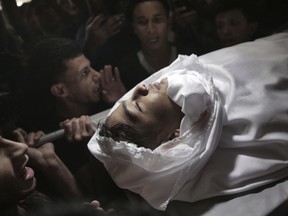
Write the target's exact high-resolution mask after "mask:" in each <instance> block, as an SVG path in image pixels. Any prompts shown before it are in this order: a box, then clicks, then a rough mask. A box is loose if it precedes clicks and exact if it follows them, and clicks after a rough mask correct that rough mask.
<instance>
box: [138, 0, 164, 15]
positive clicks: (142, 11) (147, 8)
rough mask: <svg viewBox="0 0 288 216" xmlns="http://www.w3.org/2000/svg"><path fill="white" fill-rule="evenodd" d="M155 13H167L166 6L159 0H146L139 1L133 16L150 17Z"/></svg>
mask: <svg viewBox="0 0 288 216" xmlns="http://www.w3.org/2000/svg"><path fill="white" fill-rule="evenodd" d="M155 15H166V11H165V8H164V6H163V5H162V3H161V2H159V1H146V2H141V3H139V4H138V5H137V6H136V7H135V9H134V13H133V16H134V18H137V17H143V16H144V17H149V16H155Z"/></svg>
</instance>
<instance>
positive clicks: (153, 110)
mask: <svg viewBox="0 0 288 216" xmlns="http://www.w3.org/2000/svg"><path fill="white" fill-rule="evenodd" d="M167 87H168V82H167V79H163V80H161V82H160V83H153V84H149V85H144V84H139V85H138V86H137V87H136V89H135V91H134V93H133V95H132V97H131V98H130V99H129V100H126V101H124V102H122V103H121V104H120V105H119V106H118V107H117V108H116V109H115V110H114V112H112V113H111V115H110V116H109V117H108V119H107V124H108V126H109V127H111V126H114V125H115V124H117V123H122V124H126V125H130V126H132V127H134V128H135V129H136V130H137V131H140V132H141V135H142V136H143V137H145V138H146V140H145V141H144V142H143V143H139V144H140V145H142V146H144V147H147V148H151V149H154V148H155V147H157V146H158V145H160V144H161V143H162V142H165V141H167V140H168V139H169V138H170V135H171V134H173V133H174V131H175V130H176V129H178V128H179V126H180V121H181V119H182V117H183V114H182V112H181V109H180V107H179V106H178V105H176V104H175V103H174V102H173V101H171V100H170V98H169V97H168V95H167V92H166V91H167ZM137 144H138V143H137Z"/></svg>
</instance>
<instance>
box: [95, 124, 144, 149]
mask: <svg viewBox="0 0 288 216" xmlns="http://www.w3.org/2000/svg"><path fill="white" fill-rule="evenodd" d="M97 127H98V128H100V131H99V135H100V136H104V137H107V138H112V139H113V140H115V141H126V142H130V143H134V144H139V142H141V141H144V140H145V139H144V137H143V135H142V134H141V133H140V132H139V131H137V130H136V129H135V128H133V127H132V126H130V125H126V124H122V123H118V124H115V125H114V126H112V127H108V125H107V123H106V121H100V122H98V125H97Z"/></svg>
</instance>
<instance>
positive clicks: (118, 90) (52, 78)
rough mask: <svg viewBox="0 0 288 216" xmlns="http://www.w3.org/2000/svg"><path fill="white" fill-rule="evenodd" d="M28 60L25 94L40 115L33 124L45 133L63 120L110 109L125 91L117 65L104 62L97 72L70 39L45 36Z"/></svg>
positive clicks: (32, 50)
mask: <svg viewBox="0 0 288 216" xmlns="http://www.w3.org/2000/svg"><path fill="white" fill-rule="evenodd" d="M27 62H28V64H27V69H28V71H27V73H28V75H27V76H28V77H27V81H28V82H27V95H26V96H25V97H28V98H29V99H30V100H28V101H29V109H32V110H33V112H35V111H37V112H35V113H34V114H36V113H39V114H40V116H41V121H39V120H40V119H39V118H36V121H37V122H36V125H39V127H40V129H42V130H45V131H47V129H48V132H50V131H52V130H55V129H57V128H58V124H59V122H61V121H64V120H65V119H71V118H74V117H80V116H81V115H91V114H95V113H97V112H99V111H102V110H104V109H105V108H109V107H110V106H111V105H113V103H114V102H115V101H116V100H117V99H119V98H120V97H121V96H122V95H123V94H124V93H125V92H126V91H125V88H124V86H123V84H122V82H121V80H120V77H119V71H118V69H117V68H115V69H114V70H112V68H111V66H109V65H107V66H105V67H104V69H103V70H101V71H100V72H98V71H96V70H94V69H93V68H91V66H90V62H89V60H88V59H87V58H86V57H85V56H84V55H83V53H82V51H81V49H80V47H79V46H78V45H77V44H76V43H75V42H74V41H72V40H69V39H65V38H47V39H44V40H42V41H40V42H38V43H36V44H35V46H34V47H33V48H32V49H31V51H30V53H29V56H28V61H27ZM25 99H26V98H25ZM31 105H32V106H31ZM43 118H44V119H45V118H47V121H45V120H43ZM39 123H40V124H39ZM47 123H48V125H47ZM55 123H56V127H55ZM49 127H51V128H49Z"/></svg>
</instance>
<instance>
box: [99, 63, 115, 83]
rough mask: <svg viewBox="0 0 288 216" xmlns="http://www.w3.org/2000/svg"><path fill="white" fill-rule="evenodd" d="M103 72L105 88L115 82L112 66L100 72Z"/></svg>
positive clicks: (107, 66) (102, 79) (102, 77)
mask: <svg viewBox="0 0 288 216" xmlns="http://www.w3.org/2000/svg"><path fill="white" fill-rule="evenodd" d="M100 72H101V75H102V76H101V81H102V82H103V84H104V86H105V85H107V84H109V83H110V82H113V81H115V78H114V75H113V71H112V67H111V65H105V66H104V69H103V70H100Z"/></svg>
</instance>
